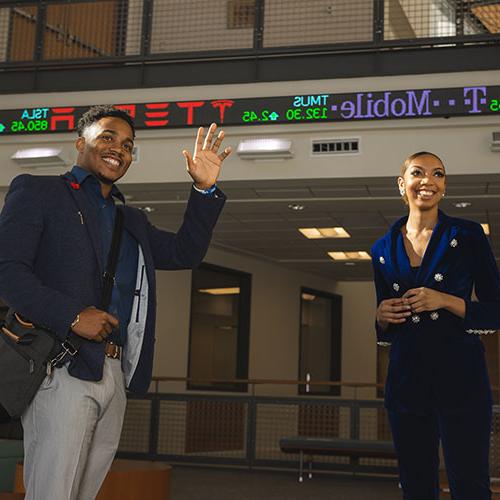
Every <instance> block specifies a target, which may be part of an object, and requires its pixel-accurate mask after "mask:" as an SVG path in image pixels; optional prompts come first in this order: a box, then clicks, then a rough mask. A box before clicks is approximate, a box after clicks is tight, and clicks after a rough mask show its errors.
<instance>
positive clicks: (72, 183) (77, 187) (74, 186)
mask: <svg viewBox="0 0 500 500" xmlns="http://www.w3.org/2000/svg"><path fill="white" fill-rule="evenodd" d="M70 186H71V187H72V188H73V189H77V190H78V189H80V184H78V182H71V183H70Z"/></svg>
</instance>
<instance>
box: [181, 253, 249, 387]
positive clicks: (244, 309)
mask: <svg viewBox="0 0 500 500" xmlns="http://www.w3.org/2000/svg"><path fill="white" fill-rule="evenodd" d="M198 269H206V270H209V271H215V272H219V273H226V274H230V275H233V276H237V277H238V279H239V280H240V294H239V301H238V334H237V344H236V374H235V377H234V378H235V379H239V380H246V379H247V378H248V358H249V348H250V311H251V295H252V275H251V274H249V273H245V272H243V271H238V270H236V269H230V268H227V267H222V266H216V265H214V264H208V263H205V262H204V263H202V264H201V265H200V266H199V268H198ZM193 272H194V271H193ZM193 282H194V277H193V278H192V281H191V298H192V297H193V294H194V293H195V289H194V286H193ZM191 304H192V300H191ZM191 307H192V305H191ZM191 313H192V310H191V312H190V319H189V347H188V373H187V376H188V378H189V377H190V373H191V322H192V315H191ZM186 389H189V390H203V391H224V392H226V391H227V392H247V390H248V385H247V384H245V383H237V384H234V383H217V384H214V385H213V386H211V387H209V386H205V385H203V386H200V385H197V384H196V383H195V382H188V383H187V384H186Z"/></svg>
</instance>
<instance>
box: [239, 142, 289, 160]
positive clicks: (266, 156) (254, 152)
mask: <svg viewBox="0 0 500 500" xmlns="http://www.w3.org/2000/svg"><path fill="white" fill-rule="evenodd" d="M236 153H237V154H238V156H239V157H240V158H241V159H242V160H285V159H287V158H292V157H293V153H292V141H291V140H289V139H278V138H271V137H265V138H260V139H244V140H242V141H240V143H239V144H238V147H237V149H236Z"/></svg>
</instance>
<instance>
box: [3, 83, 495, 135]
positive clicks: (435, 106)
mask: <svg viewBox="0 0 500 500" xmlns="http://www.w3.org/2000/svg"><path fill="white" fill-rule="evenodd" d="M115 106H116V107H117V108H120V109H124V110H126V111H127V112H128V113H129V114H130V115H131V116H132V117H133V118H134V120H135V124H136V127H137V128H138V129H146V130H147V129H150V130H152V129H168V128H182V127H198V126H200V125H203V126H204V125H208V124H210V123H212V122H215V123H218V124H220V125H225V126H232V125H269V124H277V123H280V124H283V123H320V122H348V121H350V122H356V121H365V120H396V119H397V120H401V119H414V118H437V117H441V118H443V117H445V118H447V117H453V116H484V115H495V114H498V115H500V86H490V87H488V86H476V87H456V88H439V89H413V90H386V91H377V92H355V93H349V94H326V93H325V94H310V95H296V96H286V97H249V98H241V99H211V100H210V99H209V100H205V101H178V102H177V101H165V102H152V103H137V104H120V103H118V104H115ZM87 109H88V106H78V107H75V106H73V107H70V106H59V107H42V106H41V107H38V108H28V109H7V110H0V136H1V135H14V134H15V135H20V134H46V133H54V132H69V131H72V130H74V129H75V128H76V125H77V123H78V119H79V118H80V117H81V115H82V114H83V113H84V112H85V111H86V110H87Z"/></svg>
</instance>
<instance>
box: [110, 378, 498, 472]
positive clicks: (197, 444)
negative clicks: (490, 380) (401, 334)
mask: <svg viewBox="0 0 500 500" xmlns="http://www.w3.org/2000/svg"><path fill="white" fill-rule="evenodd" d="M188 382H197V383H205V384H207V383H210V384H212V385H213V384H217V383H221V384H226V383H227V381H226V380H224V381H222V380H220V381H217V380H204V381H199V380H196V381H194V380H189V379H186V378H183V377H157V378H155V379H154V385H153V390H154V392H151V393H149V394H147V395H145V396H133V395H129V398H128V406H127V412H126V415H125V421H124V426H123V431H122V436H121V441H120V447H119V454H120V456H122V457H127V458H136V459H143V460H160V461H169V462H179V463H181V462H182V463H192V464H213V465H215V464H219V465H233V466H239V467H246V468H253V467H260V468H263V467H269V468H275V467H279V468H291V469H295V468H297V463H298V457H297V456H294V455H288V454H285V453H283V452H282V451H281V450H280V446H279V441H280V439H281V438H284V437H291V436H307V437H318V438H333V439H340V440H348V441H349V440H365V441H366V440H368V441H373V442H377V441H383V442H386V441H390V440H391V434H390V429H389V424H388V420H387V416H386V411H385V409H384V407H383V401H382V399H379V398H377V397H376V392H377V389H379V388H380V387H381V385H380V384H371V383H344V382H321V381H314V385H335V386H339V387H340V391H341V396H322V397H319V396H310V395H301V396H297V394H298V392H299V391H298V387H299V386H307V384H308V382H306V381H296V380H262V379H260V380H236V381H232V382H235V383H236V384H239V385H243V386H248V388H249V391H248V392H247V393H241V394H239V395H231V396H229V395H227V394H223V395H218V394H213V393H211V394H207V393H206V392H205V393H204V392H202V391H189V393H186V392H185V387H186V384H187V383H188ZM309 383H310V382H309ZM164 389H165V390H164ZM167 390H168V392H167ZM495 390H496V391H497V390H498V388H495ZM314 469H315V470H316V471H318V470H323V471H344V472H353V473H354V472H365V473H385V474H393V475H396V474H397V464H396V461H395V460H393V459H385V458H363V457H359V458H355V457H342V456H321V457H315V459H314ZM490 472H491V475H492V477H500V407H499V406H494V410H493V425H492V432H491V449H490Z"/></svg>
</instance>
